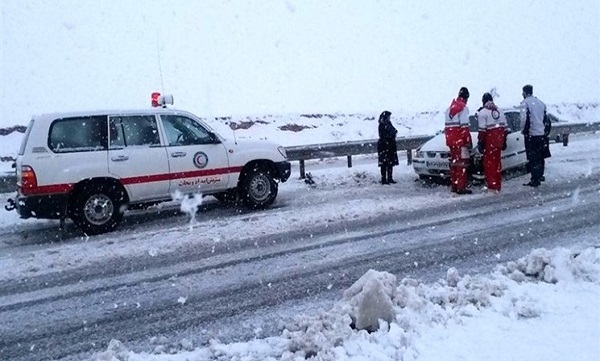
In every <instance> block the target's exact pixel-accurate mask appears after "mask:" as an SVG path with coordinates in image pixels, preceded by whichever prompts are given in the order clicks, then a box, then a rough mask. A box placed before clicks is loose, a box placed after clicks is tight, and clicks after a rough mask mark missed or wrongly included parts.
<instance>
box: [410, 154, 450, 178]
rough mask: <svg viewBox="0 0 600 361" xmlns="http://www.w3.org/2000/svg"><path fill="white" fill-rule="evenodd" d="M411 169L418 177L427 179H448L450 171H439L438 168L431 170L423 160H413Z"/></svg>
mask: <svg viewBox="0 0 600 361" xmlns="http://www.w3.org/2000/svg"><path fill="white" fill-rule="evenodd" d="M413 169H414V170H415V173H417V174H418V175H420V176H427V177H440V178H448V177H450V169H449V168H447V169H440V168H432V167H431V166H430V165H429V164H428V161H426V160H425V159H420V158H417V159H413Z"/></svg>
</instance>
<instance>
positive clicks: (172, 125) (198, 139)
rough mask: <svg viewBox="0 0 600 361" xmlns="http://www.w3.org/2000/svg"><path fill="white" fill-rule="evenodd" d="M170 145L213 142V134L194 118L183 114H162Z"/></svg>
mask: <svg viewBox="0 0 600 361" xmlns="http://www.w3.org/2000/svg"><path fill="white" fill-rule="evenodd" d="M160 118H161V119H162V124H163V127H164V128H165V133H166V135H167V143H168V144H169V145H195V144H212V143H214V138H213V136H212V134H211V133H210V132H209V131H208V130H207V129H205V128H204V127H203V126H202V125H201V124H200V123H198V122H196V121H195V120H194V119H191V118H189V117H186V116H183V115H161V116H160Z"/></svg>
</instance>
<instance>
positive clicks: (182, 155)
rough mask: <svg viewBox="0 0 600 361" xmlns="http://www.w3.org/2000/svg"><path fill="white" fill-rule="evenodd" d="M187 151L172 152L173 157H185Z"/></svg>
mask: <svg viewBox="0 0 600 361" xmlns="http://www.w3.org/2000/svg"><path fill="white" fill-rule="evenodd" d="M185 155H186V154H185V152H173V153H171V157H173V158H181V157H185Z"/></svg>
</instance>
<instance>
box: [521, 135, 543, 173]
mask: <svg viewBox="0 0 600 361" xmlns="http://www.w3.org/2000/svg"><path fill="white" fill-rule="evenodd" d="M525 142H526V143H525V144H526V147H525V150H526V152H527V160H528V161H529V165H528V169H529V172H530V173H531V182H532V183H536V184H539V183H540V182H541V180H542V176H543V175H544V168H545V164H544V163H545V162H544V146H545V143H544V136H543V135H540V136H530V137H527V139H525Z"/></svg>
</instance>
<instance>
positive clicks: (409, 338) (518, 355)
mask: <svg viewBox="0 0 600 361" xmlns="http://www.w3.org/2000/svg"><path fill="white" fill-rule="evenodd" d="M599 300H600V248H585V249H582V250H579V251H574V250H567V249H555V250H551V251H549V250H545V249H538V250H534V251H533V252H531V253H530V254H529V255H528V256H526V257H524V258H522V259H519V260H517V261H515V262H508V263H506V264H502V265H499V266H498V267H497V268H496V270H495V271H494V272H493V273H492V274H490V275H487V276H470V275H465V276H460V275H459V273H458V271H457V270H456V269H454V268H450V269H448V272H447V277H446V279H445V280H440V281H439V282H437V283H434V284H423V283H420V282H419V281H417V280H415V279H408V278H405V279H402V280H401V281H400V282H397V280H396V276H394V275H391V274H389V273H385V272H377V271H374V270H372V271H369V272H367V273H366V274H365V275H364V276H363V277H362V278H360V279H359V280H358V281H357V282H356V283H355V284H354V285H353V286H351V287H350V288H349V289H347V290H346V291H345V292H344V295H343V298H342V299H341V300H340V301H339V302H338V303H336V304H335V305H334V307H333V308H332V309H331V310H327V311H322V312H321V313H319V314H317V315H313V316H307V315H300V316H298V317H297V318H296V320H295V321H294V322H292V323H290V324H286V325H285V326H284V327H283V332H282V333H281V335H280V336H277V337H270V338H267V339H256V340H252V341H249V342H245V343H234V344H222V343H220V342H219V341H218V340H215V341H213V342H212V343H211V344H210V345H209V346H208V347H202V348H198V349H195V350H193V351H188V352H181V353H178V354H176V355H168V354H158V355H157V354H146V353H140V354H136V353H133V352H130V351H128V350H127V349H126V347H125V346H124V345H123V344H122V343H121V342H119V341H118V340H113V341H111V343H110V345H109V346H108V350H107V351H105V352H102V353H100V354H98V355H96V356H95V357H94V359H95V360H119V361H124V360H129V361H136V360H140V361H141V360H144V361H152V360H156V361H165V360H171V361H183V360H188V361H193V360H246V361H251V360H252V361H254V360H256V361H265V360H288V361H292V360H294V361H296V360H298V361H300V360H306V359H315V360H331V361H343V360H382V361H383V360H390V361H392V360H394V361H398V360H405V361H407V360H441V359H444V360H459V359H460V360H481V359H486V360H513V359H514V360H525V359H527V360H530V359H539V360H543V359H552V360H570V359H578V360H597V359H598V356H600V349H598V347H596V348H594V347H590V345H592V346H593V345H596V346H598V340H599V339H600V329H599V328H598V324H599V322H600V315H599V313H598V306H599ZM565 310H566V312H565ZM360 328H362V329H360ZM457 343H458V345H457ZM188 344H189V341H187V340H185V339H183V340H181V342H180V343H179V344H178V345H159V346H157V348H156V350H155V351H156V352H157V353H163V352H167V353H168V352H169V350H170V349H172V350H174V351H176V350H181V349H182V348H183V349H185V348H186V345H188ZM311 357H312V358H311Z"/></svg>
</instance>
